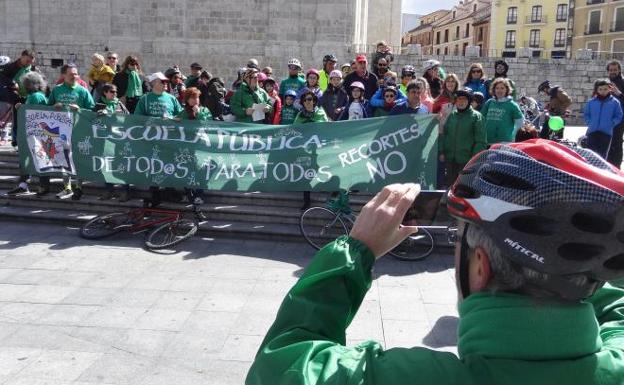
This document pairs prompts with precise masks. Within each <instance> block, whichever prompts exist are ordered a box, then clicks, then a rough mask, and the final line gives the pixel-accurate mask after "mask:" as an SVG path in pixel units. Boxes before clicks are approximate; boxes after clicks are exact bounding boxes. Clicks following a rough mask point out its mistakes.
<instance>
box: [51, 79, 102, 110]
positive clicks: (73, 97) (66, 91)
mask: <svg viewBox="0 0 624 385" xmlns="http://www.w3.org/2000/svg"><path fill="white" fill-rule="evenodd" d="M56 103H61V104H63V105H64V106H68V105H70V104H76V105H77V106H78V107H80V108H83V109H87V110H92V109H93V107H95V102H94V101H93V97H92V96H91V94H90V93H89V91H87V89H86V88H84V87H83V86H81V85H79V84H76V85H74V86H73V87H72V86H70V85H69V84H66V83H63V84H59V85H58V86H56V87H54V88H53V89H52V93H50V99H49V100H48V104H49V105H51V106H52V105H54V104H56Z"/></svg>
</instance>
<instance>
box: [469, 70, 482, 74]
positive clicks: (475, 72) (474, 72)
mask: <svg viewBox="0 0 624 385" xmlns="http://www.w3.org/2000/svg"><path fill="white" fill-rule="evenodd" d="M470 72H472V73H473V74H480V73H481V72H482V71H481V70H472V71H470Z"/></svg>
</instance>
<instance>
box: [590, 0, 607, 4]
mask: <svg viewBox="0 0 624 385" xmlns="http://www.w3.org/2000/svg"><path fill="white" fill-rule="evenodd" d="M602 3H604V0H587V5H593V4H602Z"/></svg>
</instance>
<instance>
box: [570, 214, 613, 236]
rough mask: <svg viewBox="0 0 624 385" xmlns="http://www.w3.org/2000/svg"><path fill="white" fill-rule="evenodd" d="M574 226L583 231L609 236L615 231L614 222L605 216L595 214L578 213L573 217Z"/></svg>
mask: <svg viewBox="0 0 624 385" xmlns="http://www.w3.org/2000/svg"><path fill="white" fill-rule="evenodd" d="M572 225H573V226H574V227H576V228H577V229H579V230H581V231H585V232H588V233H594V234H608V233H610V232H611V230H613V226H614V222H613V221H612V220H611V219H610V218H605V216H604V215H598V214H595V213H576V214H574V215H573V216H572Z"/></svg>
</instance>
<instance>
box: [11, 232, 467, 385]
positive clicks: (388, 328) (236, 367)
mask: <svg viewBox="0 0 624 385" xmlns="http://www.w3.org/2000/svg"><path fill="white" fill-rule="evenodd" d="M0 224H1V226H2V231H1V232H0V384H2V385H18V384H19V385H66V384H77V385H78V384H80V385H95V384H98V385H104V384H132V385H139V384H145V385H147V384H149V385H158V384H167V385H171V384H176V385H186V384H192V385H200V384H210V385H229V384H232V385H233V384H236V385H240V384H243V382H244V378H245V375H246V372H247V370H248V368H249V366H250V364H251V361H252V360H253V357H254V355H255V353H256V350H257V348H258V345H259V344H260V342H261V340H262V338H263V336H264V334H265V333H266V331H267V329H268V327H269V326H270V325H271V323H272V321H273V320H274V317H275V314H276V311H277V309H278V307H279V305H280V302H281V300H282V298H283V297H284V295H285V294H286V292H287V291H288V290H289V288H290V287H291V286H292V285H293V284H294V283H295V282H296V280H297V277H298V276H299V275H300V274H301V272H302V271H303V268H304V267H305V266H306V265H307V264H308V262H309V261H310V258H311V257H312V255H313V251H312V249H311V248H310V247H309V246H307V245H306V244H303V243H300V244H297V243H271V242H259V241H244V240H232V239H217V240H215V239H201V238H198V237H196V238H195V239H193V240H191V241H187V242H185V243H183V244H181V245H179V246H178V250H179V251H178V252H177V253H162V254H157V253H152V252H147V251H145V250H143V249H141V236H140V235H137V236H134V237H132V236H121V237H119V238H116V239H110V240H105V241H100V242H99V243H96V244H94V243H92V242H91V241H86V240H83V239H81V238H79V237H78V234H77V230H76V229H68V228H65V227H61V226H53V225H33V224H14V223H9V222H0ZM446 251H447V254H448V252H449V251H450V250H448V249H447V250H446ZM453 274H454V273H453V269H452V257H451V256H450V255H444V256H441V255H437V256H432V257H430V258H429V259H427V260H425V261H423V262H402V261H397V260H394V259H392V258H390V257H384V258H382V259H381V260H380V261H379V262H378V263H377V265H376V267H375V276H376V279H375V280H374V281H373V285H372V288H371V290H370V291H369V292H368V294H367V296H366V298H365V301H364V303H363V305H362V307H361V308H360V311H359V313H358V314H357V316H356V318H355V320H354V322H353V324H352V325H351V326H350V327H349V329H348V343H349V344H353V343H356V342H359V341H362V340H365V339H374V340H378V341H380V342H381V343H382V344H383V345H384V346H385V347H386V348H391V347H395V346H414V345H422V346H428V347H433V348H439V349H443V350H448V351H455V349H456V348H455V345H456V328H457V313H456V308H455V301H456V296H455V289H454V276H453Z"/></svg>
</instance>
